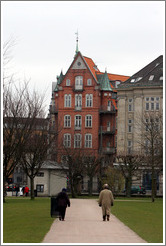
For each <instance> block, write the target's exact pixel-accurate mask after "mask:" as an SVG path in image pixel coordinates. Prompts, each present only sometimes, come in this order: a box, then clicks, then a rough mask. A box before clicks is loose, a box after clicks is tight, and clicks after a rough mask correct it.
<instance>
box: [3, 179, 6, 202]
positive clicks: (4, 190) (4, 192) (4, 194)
mask: <svg viewBox="0 0 166 246" xmlns="http://www.w3.org/2000/svg"><path fill="white" fill-rule="evenodd" d="M5 198H6V177H5V176H3V202H4V203H5V202H6V199H5Z"/></svg>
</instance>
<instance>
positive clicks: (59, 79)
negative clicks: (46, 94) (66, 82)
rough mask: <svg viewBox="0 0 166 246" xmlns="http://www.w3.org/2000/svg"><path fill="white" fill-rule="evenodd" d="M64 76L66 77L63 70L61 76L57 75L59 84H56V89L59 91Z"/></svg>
mask: <svg viewBox="0 0 166 246" xmlns="http://www.w3.org/2000/svg"><path fill="white" fill-rule="evenodd" d="M63 78H64V75H63V73H62V71H61V73H60V76H57V84H56V86H55V89H54V91H58V85H60V84H61V83H62V80H63Z"/></svg>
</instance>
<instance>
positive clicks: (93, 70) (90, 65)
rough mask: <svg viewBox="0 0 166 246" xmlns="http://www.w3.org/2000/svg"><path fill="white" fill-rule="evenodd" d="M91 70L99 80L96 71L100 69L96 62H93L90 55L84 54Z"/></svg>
mask: <svg viewBox="0 0 166 246" xmlns="http://www.w3.org/2000/svg"><path fill="white" fill-rule="evenodd" d="M83 57H84V59H85V61H86V63H87V65H88V67H89V69H90V71H91V72H92V74H93V76H94V77H95V79H96V81H97V77H96V72H100V71H99V69H98V68H97V66H96V64H95V63H94V62H93V60H92V59H91V58H89V57H86V56H83Z"/></svg>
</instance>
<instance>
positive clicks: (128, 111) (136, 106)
mask: <svg viewBox="0 0 166 246" xmlns="http://www.w3.org/2000/svg"><path fill="white" fill-rule="evenodd" d="M117 96H118V120H117V124H118V134H117V154H118V155H119V154H132V153H138V152H139V151H141V143H142V141H144V137H143V131H144V127H143V125H142V119H143V118H146V121H148V117H149V116H150V115H152V114H153V115H154V118H155V117H157V118H159V116H160V115H161V116H162V112H163V56H159V57H158V58H157V59H155V60H154V61H152V62H151V63H149V64H148V65H147V66H145V67H144V68H142V69H141V70H140V71H138V72H137V73H135V74H134V75H133V76H131V77H130V78H129V79H128V80H126V81H125V82H124V83H122V84H120V85H119V86H118V89H117ZM141 125H142V126H141ZM156 126H157V125H156ZM145 133H146V132H145ZM146 141H147V140H146ZM142 146H145V145H143V144H142ZM145 147H146V146H145ZM150 181H151V177H150V174H149V172H147V171H145V172H144V173H142V174H141V177H140V180H139V181H138V182H139V184H141V185H144V186H146V188H147V189H149V190H150V189H151V188H150ZM157 182H158V190H160V192H161V193H162V174H161V173H160V175H159V176H158V177H157ZM159 186H160V187H159Z"/></svg>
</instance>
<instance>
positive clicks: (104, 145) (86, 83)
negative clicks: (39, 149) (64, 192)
mask: <svg viewBox="0 0 166 246" xmlns="http://www.w3.org/2000/svg"><path fill="white" fill-rule="evenodd" d="M128 78H129V76H122V75H115V74H111V73H107V72H106V71H105V72H100V70H99V69H98V67H97V65H96V64H95V63H94V61H93V60H92V59H91V58H89V57H85V56H83V55H82V54H81V52H80V51H78V50H77V51H76V54H75V57H74V60H73V62H72V63H71V65H70V67H69V68H68V70H67V72H66V73H65V74H63V73H62V72H61V74H60V76H57V83H56V86H55V82H53V86H52V88H53V91H52V99H51V105H50V113H49V118H50V128H52V129H55V130H56V131H57V132H58V136H57V141H56V145H55V155H54V157H53V159H54V160H55V161H57V163H63V162H65V159H66V158H67V157H66V149H70V150H73V151H76V150H79V149H80V150H81V151H83V152H84V153H87V154H88V155H91V156H96V157H99V156H101V155H102V156H103V157H104V158H105V160H107V161H106V162H107V163H108V162H109V164H110V165H111V164H113V161H114V159H115V156H116V142H117V141H116V134H117V128H116V116H117V91H116V88H117V85H118V84H120V83H121V82H123V81H125V80H126V79H128ZM84 182H85V183H88V180H87V177H84ZM95 182H97V180H96V181H95ZM83 186H84V185H83ZM96 187H97V186H96ZM83 189H84V188H83ZM96 189H97V188H96Z"/></svg>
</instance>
